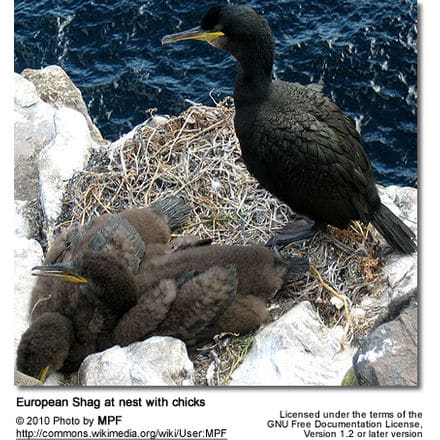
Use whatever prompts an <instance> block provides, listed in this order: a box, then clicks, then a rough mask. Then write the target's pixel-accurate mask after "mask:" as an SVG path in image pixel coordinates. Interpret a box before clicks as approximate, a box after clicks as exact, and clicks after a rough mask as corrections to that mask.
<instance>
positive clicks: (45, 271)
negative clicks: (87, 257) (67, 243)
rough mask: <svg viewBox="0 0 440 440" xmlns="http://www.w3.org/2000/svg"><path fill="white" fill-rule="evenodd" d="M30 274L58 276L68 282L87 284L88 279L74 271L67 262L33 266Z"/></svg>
mask: <svg viewBox="0 0 440 440" xmlns="http://www.w3.org/2000/svg"><path fill="white" fill-rule="evenodd" d="M32 275H35V276H40V277H50V278H59V279H61V280H64V281H68V282H70V283H77V284H87V283H88V282H89V280H88V279H87V278H85V277H83V276H82V275H80V274H79V273H77V272H76V271H75V269H74V268H73V267H72V265H71V264H69V263H60V264H49V265H47V266H35V267H33V268H32Z"/></svg>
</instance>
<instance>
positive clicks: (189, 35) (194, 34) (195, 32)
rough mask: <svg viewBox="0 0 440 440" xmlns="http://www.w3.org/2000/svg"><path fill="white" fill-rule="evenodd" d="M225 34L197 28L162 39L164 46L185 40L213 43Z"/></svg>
mask: <svg viewBox="0 0 440 440" xmlns="http://www.w3.org/2000/svg"><path fill="white" fill-rule="evenodd" d="M224 35H225V34H224V33H223V32H222V31H219V30H210V31H207V30H204V29H202V28H201V27H199V26H198V27H195V28H192V29H188V30H187V31H183V32H178V33H177V34H171V35H165V37H163V38H162V44H169V43H176V42H177V41H185V40H200V41H207V42H208V43H212V42H213V41H214V40H216V39H217V38H219V37H223V36H224Z"/></svg>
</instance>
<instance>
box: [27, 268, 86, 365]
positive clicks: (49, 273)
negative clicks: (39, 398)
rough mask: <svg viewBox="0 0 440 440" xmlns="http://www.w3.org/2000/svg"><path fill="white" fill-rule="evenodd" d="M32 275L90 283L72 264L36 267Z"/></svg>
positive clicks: (77, 282)
mask: <svg viewBox="0 0 440 440" xmlns="http://www.w3.org/2000/svg"><path fill="white" fill-rule="evenodd" d="M32 275H35V276H39V277H50V278H59V279H61V280H64V281H68V282H70V283H76V284H87V283H88V282H89V280H88V279H87V278H85V277H83V276H82V275H80V274H79V273H77V272H76V271H75V269H74V268H73V267H72V265H71V264H70V263H60V264H49V265H47V266H35V267H33V268H32ZM46 374H47V373H46Z"/></svg>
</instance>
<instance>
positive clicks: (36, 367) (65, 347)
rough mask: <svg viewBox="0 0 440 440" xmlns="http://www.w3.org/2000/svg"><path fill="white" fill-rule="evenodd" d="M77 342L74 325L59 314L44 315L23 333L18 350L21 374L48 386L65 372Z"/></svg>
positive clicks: (18, 364)
mask: <svg viewBox="0 0 440 440" xmlns="http://www.w3.org/2000/svg"><path fill="white" fill-rule="evenodd" d="M72 342H73V324H72V323H71V321H70V320H69V319H68V318H66V317H65V316H63V315H60V314H58V313H44V314H42V315H41V316H39V317H38V318H37V319H36V320H35V321H34V322H33V323H32V324H31V326H30V327H29V328H28V329H27V330H26V331H25V332H24V333H23V335H22V337H21V340H20V343H19V345H18V349H17V370H18V371H20V372H22V373H24V374H27V375H28V376H32V377H35V378H36V379H38V380H40V381H41V382H43V383H44V382H45V381H46V378H47V376H48V375H49V374H50V373H51V372H53V371H58V370H60V369H61V368H62V366H63V364H64V361H65V360H66V358H67V356H68V354H69V350H70V347H71V344H72Z"/></svg>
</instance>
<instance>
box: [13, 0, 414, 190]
mask: <svg viewBox="0 0 440 440" xmlns="http://www.w3.org/2000/svg"><path fill="white" fill-rule="evenodd" d="M214 3H215V2H212V1H208V2H197V1H195V0H190V1H183V0H182V1H171V0H159V1H152V0H147V1H146V0H115V1H100V0H96V1H88V0H76V1H67V0H34V1H32V2H29V1H25V0H16V1H15V71H16V72H21V71H22V70H23V69H24V68H26V67H31V68H34V69H36V68H41V67H44V66H47V65H50V64H58V65H60V66H62V67H63V68H64V69H65V70H66V72H67V73H68V74H69V76H70V77H71V79H72V80H73V81H74V83H75V84H76V85H77V86H78V87H79V88H80V90H81V91H82V93H83V96H84V99H85V101H86V103H87V105H88V108H89V112H90V115H91V117H92V118H93V119H94V122H95V123H96V124H97V126H98V127H99V128H100V129H101V132H102V133H103V135H104V137H105V138H107V139H110V140H114V139H117V138H118V137H119V136H120V135H121V134H123V133H126V132H127V131H129V130H130V129H131V128H132V127H134V126H135V125H136V124H139V123H141V122H142V121H143V120H145V119H146V117H147V115H148V109H150V108H157V110H158V112H159V113H162V114H170V115H175V114H178V113H180V112H181V111H182V110H184V109H185V108H187V107H188V106H189V103H188V101H187V100H190V101H193V102H200V103H204V104H211V103H212V98H211V96H212V97H213V98H214V99H216V100H219V99H221V98H222V97H224V96H227V95H232V92H233V85H234V78H235V61H234V60H233V59H232V58H231V57H230V56H228V55H227V54H226V53H224V52H221V51H218V50H216V49H214V48H212V47H210V46H209V45H208V44H206V43H202V42H185V43H179V44H175V45H170V46H164V47H162V46H161V44H160V39H161V37H162V36H163V35H165V34H169V33H172V32H177V31H180V30H184V29H187V28H190V27H193V26H196V25H197V24H198V23H199V21H200V17H201V15H202V14H203V12H204V11H205V10H206V9H207V8H208V7H209V6H211V5H212V4H214ZM234 3H236V4H243V3H246V4H248V5H249V6H251V7H253V8H255V9H256V10H257V11H258V12H259V13H261V14H263V15H265V16H266V18H267V19H268V21H269V24H270V26H271V27H272V30H273V33H274V36H275V40H276V54H275V73H276V76H277V77H278V78H279V79H283V80H287V81H294V82H300V83H302V84H307V83H310V82H318V83H321V84H323V86H324V91H325V93H326V94H327V95H329V96H330V97H331V98H332V99H333V100H334V101H336V102H337V104H338V105H339V106H340V107H341V108H342V109H343V110H344V111H345V112H346V113H347V114H348V115H350V116H351V117H352V118H354V119H355V120H356V122H357V124H358V126H359V127H360V130H361V134H362V137H363V140H364V145H365V148H366V149H367V151H368V153H369V155H370V158H371V159H372V161H373V165H374V168H375V170H376V174H377V177H378V180H379V181H380V182H381V183H383V184H399V185H411V186H417V175H416V173H417V28H416V26H417V4H416V1H415V0H374V1H373V0H281V1H268V0H263V1H247V2H243V1H235V2H234ZM210 95H211V96H210Z"/></svg>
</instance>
